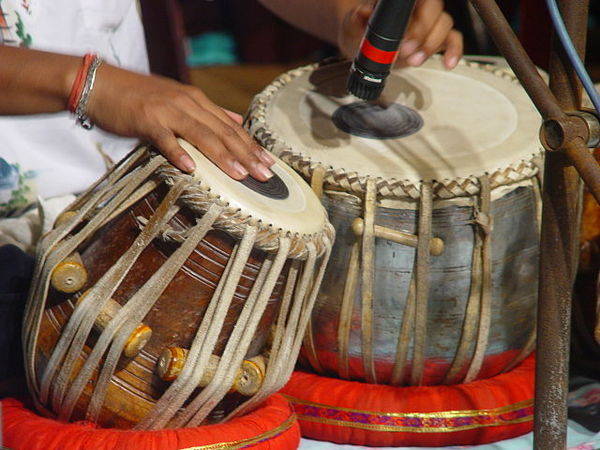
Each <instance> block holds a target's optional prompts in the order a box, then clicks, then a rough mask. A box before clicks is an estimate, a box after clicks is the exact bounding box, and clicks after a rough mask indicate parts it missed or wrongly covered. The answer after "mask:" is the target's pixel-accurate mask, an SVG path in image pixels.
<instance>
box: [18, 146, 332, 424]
mask: <svg viewBox="0 0 600 450" xmlns="http://www.w3.org/2000/svg"><path fill="white" fill-rule="evenodd" d="M180 143H181V145H182V146H183V147H184V148H185V149H186V150H187V151H188V152H189V153H190V155H191V156H192V157H193V159H194V160H195V162H196V165H197V170H196V172H195V173H194V174H193V175H187V174H183V173H182V172H180V171H178V170H177V169H175V168H174V167H173V166H171V165H170V164H169V163H167V162H166V160H165V159H164V158H163V157H162V156H160V155H158V154H157V153H154V152H153V151H152V150H151V149H149V148H147V147H140V148H138V149H137V150H135V151H134V152H132V153H131V154H130V155H129V156H128V157H127V158H125V159H124V160H123V161H121V162H120V163H119V164H118V165H117V166H116V167H115V168H114V169H112V170H111V171H110V172H109V173H108V174H107V175H106V176H105V177H104V178H103V179H101V180H100V181H99V182H98V183H96V184H95V185H94V186H92V187H91V188H90V189H89V190H88V191H87V192H86V193H85V194H83V195H82V196H81V197H80V198H79V199H78V200H76V202H75V203H74V204H72V205H71V206H70V207H69V208H68V210H67V211H66V212H64V213H63V214H61V216H59V218H58V219H57V222H56V225H55V228H54V229H53V230H52V231H50V232H49V234H47V235H46V236H44V237H43V239H42V240H41V242H40V244H39V247H38V252H37V260H36V269H35V275H34V280H33V284H32V290H31V292H30V297H29V300H28V304H27V310H26V318H25V323H24V330H23V340H24V349H25V355H26V375H27V381H28V384H29V388H30V392H31V394H32V396H33V399H34V401H35V403H36V406H37V408H38V409H39V410H40V411H42V412H43V413H45V414H46V415H49V416H52V417H57V418H59V419H62V420H69V419H71V420H81V419H88V420H91V421H94V422H97V423H99V424H101V425H102V426H107V427H117V428H131V427H133V426H136V428H138V429H156V428H163V427H165V426H169V427H182V426H197V425H200V424H203V423H212V422H216V421H220V420H222V419H226V418H228V417H230V416H233V415H235V414H240V413H243V412H245V411H249V410H250V409H252V408H253V407H255V406H258V405H259V404H260V403H261V402H262V401H263V400H264V399H265V398H266V397H267V396H268V395H270V394H272V393H274V392H275V391H277V390H279V389H280V388H281V386H282V385H283V384H284V383H285V382H286V380H287V379H288V378H289V376H290V375H291V372H292V370H293V366H294V362H295V359H296V356H297V354H298V352H299V350H300V346H301V344H302V334H303V333H302V332H301V331H302V330H304V329H305V327H306V324H307V322H308V321H309V317H310V314H309V313H310V310H311V307H312V305H313V302H314V300H315V297H316V292H317V290H318V287H319V284H320V281H321V279H322V276H323V273H324V267H325V264H326V262H327V260H328V257H329V253H330V248H331V242H332V240H333V229H332V228H331V225H330V224H329V222H328V221H327V215H326V212H325V210H324V208H323V207H322V205H321V204H320V203H319V200H318V198H317V197H316V196H315V195H314V193H313V192H312V191H311V189H310V187H309V186H307V185H306V183H305V182H304V181H303V180H302V179H301V178H300V177H299V176H298V175H297V174H296V173H295V172H294V171H292V170H291V169H290V168H289V167H287V166H286V165H285V164H283V163H282V162H281V161H277V162H276V163H275V165H274V166H273V172H274V173H275V176H274V177H273V178H272V179H271V180H270V181H268V182H266V183H261V182H258V181H256V180H254V179H252V178H247V179H246V180H244V181H242V182H238V181H235V180H233V179H231V178H229V177H227V176H226V175H224V174H223V172H221V171H220V170H219V169H218V168H217V167H216V166H215V165H214V164H212V163H211V162H210V161H209V160H208V159H206V158H205V157H204V156H203V155H202V154H201V153H200V152H199V151H197V150H196V149H195V148H193V147H192V146H191V145H189V144H188V143H186V142H184V141H180Z"/></svg>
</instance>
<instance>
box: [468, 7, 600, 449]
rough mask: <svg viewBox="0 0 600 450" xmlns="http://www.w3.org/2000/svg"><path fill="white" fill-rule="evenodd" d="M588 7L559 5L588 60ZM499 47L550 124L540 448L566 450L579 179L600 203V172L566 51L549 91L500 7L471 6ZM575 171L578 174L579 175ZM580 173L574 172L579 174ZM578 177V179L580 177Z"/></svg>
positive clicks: (546, 129)
mask: <svg viewBox="0 0 600 450" xmlns="http://www.w3.org/2000/svg"><path fill="white" fill-rule="evenodd" d="M588 1H589V0H561V9H562V14H563V16H564V20H565V23H566V26H567V28H568V30H569V32H570V34H571V37H572V38H573V40H574V43H575V45H576V47H577V49H578V50H579V52H580V54H581V55H582V54H583V50H584V48H585V33H586V31H587V9H588ZM471 3H472V4H473V6H474V7H475V8H476V9H477V12H478V13H479V14H480V16H481V18H482V20H483V21H484V23H485V25H486V27H487V28H488V31H489V32H490V34H491V35H492V37H493V39H494V41H495V42H496V45H497V46H498V48H499V49H500V51H501V52H502V54H503V55H504V56H505V58H506V59H507V61H508V62H509V64H510V66H511V67H512V69H513V70H514V72H515V74H516V75H517V77H518V78H519V80H520V81H521V84H522V85H523V87H524V88H525V90H526V91H527V93H528V95H529V96H530V98H531V100H532V101H533V103H534V104H535V106H536V107H537V109H538V110H539V112H540V114H541V115H542V117H543V118H544V125H543V127H542V133H541V135H542V141H543V144H544V146H545V147H546V149H547V150H548V151H547V152H546V161H545V175H544V193H543V213H542V233H541V256H540V274H539V299H538V335H537V371H536V410H535V433H534V441H535V448H536V449H540V450H560V449H564V448H565V446H566V431H567V405H566V399H567V393H568V374H569V370H568V365H569V341H570V320H571V293H572V287H573V278H574V276H575V271H576V270H577V255H578V251H577V248H578V233H579V206H580V203H579V202H580V186H581V181H580V178H579V176H581V177H582V178H583V179H584V180H585V182H586V184H587V185H588V187H589V188H590V190H591V192H592V193H593V194H594V197H595V198H596V200H598V201H600V168H599V167H598V165H597V163H596V161H595V160H594V158H593V157H592V156H591V154H590V153H589V151H588V148H587V144H588V140H589V129H588V128H587V127H586V126H584V124H583V123H582V122H581V120H577V118H576V117H573V116H568V115H567V114H565V112H564V111H565V110H566V111H567V112H570V111H577V110H578V109H579V108H580V106H581V87H580V85H579V83H578V82H577V81H576V78H575V76H574V73H573V70H572V69H571V68H570V63H569V62H568V61H567V58H566V57H565V56H564V54H563V51H562V48H561V47H560V43H558V42H555V43H554V45H553V51H552V56H551V61H550V76H551V83H550V89H549V88H548V87H547V86H546V85H545V83H544V82H543V80H542V79H541V77H540V76H539V74H538V73H537V70H536V68H535V66H534V65H533V63H532V62H531V59H530V58H529V57H528V55H527V54H526V53H525V51H524V50H523V47H522V46H521V45H520V43H519V42H518V40H517V39H516V36H515V35H514V33H513V31H512V29H511V28H510V26H509V24H508V22H507V21H506V18H505V17H504V16H503V15H502V13H501V12H500V9H499V8H498V5H497V4H496V2H495V1H494V0H471ZM573 166H574V167H573ZM575 168H576V170H575ZM578 174H579V175H578Z"/></svg>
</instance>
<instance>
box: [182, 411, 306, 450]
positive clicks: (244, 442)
mask: <svg viewBox="0 0 600 450" xmlns="http://www.w3.org/2000/svg"><path fill="white" fill-rule="evenodd" d="M295 421H296V415H295V414H292V415H290V417H289V418H288V419H287V420H286V421H285V422H283V423H282V424H281V425H279V426H278V427H277V428H275V429H273V430H270V431H267V432H265V433H263V434H259V435H258V436H255V437H253V438H248V439H241V440H239V441H231V442H219V443H216V444H208V445H200V446H196V447H186V448H182V449H180V450H209V449H224V448H244V447H248V446H250V445H253V444H257V443H259V442H261V441H264V440H267V439H272V438H274V437H276V436H278V435H279V434H281V433H283V432H285V431H287V430H289V429H290V428H291V427H292V425H293V424H294V422H295Z"/></svg>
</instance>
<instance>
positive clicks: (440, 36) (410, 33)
mask: <svg viewBox="0 0 600 450" xmlns="http://www.w3.org/2000/svg"><path fill="white" fill-rule="evenodd" d="M375 4H376V1H375V0H361V2H360V3H359V5H357V6H356V7H354V8H352V9H351V10H350V11H349V12H348V13H347V14H346V15H345V17H344V20H343V24H342V27H341V29H340V34H339V37H338V43H339V47H340V49H341V51H342V52H343V53H344V54H345V55H346V56H347V57H349V58H351V59H352V58H354V57H355V56H356V52H357V50H358V47H359V45H360V42H361V39H362V38H363V36H364V33H365V28H366V26H367V23H368V21H369V17H370V16H371V14H372V12H373V9H374V7H375ZM453 26H454V21H453V20H452V17H451V16H450V15H449V14H448V13H447V12H445V11H444V2H443V0H417V1H416V3H415V9H414V11H413V14H412V17H411V19H410V22H409V25H408V28H407V30H406V34H405V36H404V39H403V40H402V43H401V44H400V48H399V51H398V59H397V60H396V65H397V66H420V65H421V64H423V63H424V62H425V61H426V60H427V59H428V58H429V57H430V56H431V55H433V54H434V53H438V52H440V51H443V52H444V57H443V60H444V65H445V66H446V68H448V69H453V68H454V67H456V65H457V64H458V60H459V59H460V58H461V56H462V53H463V38H462V35H461V33H460V32H458V31H457V30H455V29H453Z"/></svg>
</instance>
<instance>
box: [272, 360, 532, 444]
mask: <svg viewBox="0 0 600 450" xmlns="http://www.w3.org/2000/svg"><path fill="white" fill-rule="evenodd" d="M534 376H535V359H534V357H533V355H532V356H530V357H529V358H527V359H526V360H525V361H523V362H522V363H521V364H520V365H519V366H518V367H516V368H515V369H513V370H512V371H511V372H508V373H505V374H501V375H498V376H495V377H493V378H488V379H485V380H478V381H474V382H472V383H468V384H461V385H453V386H423V387H414V386H409V387H394V386H387V385H375V384H367V383H360V382H355V381H345V380H339V379H336V378H327V377H322V376H319V375H315V374H311V373H305V372H295V373H294V375H293V376H292V379H291V380H290V382H289V383H288V384H287V386H286V387H285V388H284V389H283V390H282V392H283V394H284V395H285V396H286V397H287V398H288V400H290V401H291V402H292V404H293V405H294V409H295V411H296V414H297V415H298V420H299V422H300V428H301V431H302V435H303V436H305V437H308V438H311V439H317V440H323V441H332V442H336V443H340V444H355V445H370V446H385V447H396V446H432V447H438V446H447V445H475V444H486V443H490V442H496V441H500V440H503V439H508V438H512V437H515V436H520V435H522V434H525V433H528V432H529V431H531V429H532V427H533V396H534Z"/></svg>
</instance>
